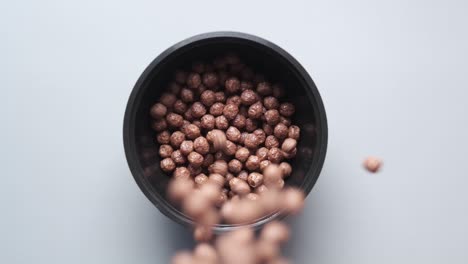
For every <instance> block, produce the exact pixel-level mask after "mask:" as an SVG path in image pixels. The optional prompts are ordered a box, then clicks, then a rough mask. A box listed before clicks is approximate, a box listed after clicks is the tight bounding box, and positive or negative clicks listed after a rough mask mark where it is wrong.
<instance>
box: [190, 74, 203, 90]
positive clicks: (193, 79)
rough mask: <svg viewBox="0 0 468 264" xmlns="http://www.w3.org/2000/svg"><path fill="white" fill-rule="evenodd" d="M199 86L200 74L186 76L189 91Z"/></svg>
mask: <svg viewBox="0 0 468 264" xmlns="http://www.w3.org/2000/svg"><path fill="white" fill-rule="evenodd" d="M200 84H201V77H200V74H198V73H195V72H192V73H190V74H189V75H188V76H187V87H188V88H190V89H192V90H193V89H196V88H198V86H200Z"/></svg>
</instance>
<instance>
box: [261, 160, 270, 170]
mask: <svg viewBox="0 0 468 264" xmlns="http://www.w3.org/2000/svg"><path fill="white" fill-rule="evenodd" d="M270 164H271V161H269V160H262V161H260V170H261V171H263V170H264V169H265V168H266V167H268V165H270Z"/></svg>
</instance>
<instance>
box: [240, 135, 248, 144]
mask: <svg viewBox="0 0 468 264" xmlns="http://www.w3.org/2000/svg"><path fill="white" fill-rule="evenodd" d="M248 134H249V133H247V132H242V133H241V136H240V138H239V143H240V144H244V142H245V138H246V137H247V135H248Z"/></svg>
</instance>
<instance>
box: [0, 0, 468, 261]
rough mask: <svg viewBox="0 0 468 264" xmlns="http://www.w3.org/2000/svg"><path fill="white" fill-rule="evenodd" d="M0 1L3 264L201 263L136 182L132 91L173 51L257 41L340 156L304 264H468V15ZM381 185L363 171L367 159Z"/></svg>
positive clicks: (313, 202) (303, 225)
mask: <svg viewBox="0 0 468 264" xmlns="http://www.w3.org/2000/svg"><path fill="white" fill-rule="evenodd" d="M273 2H275V1H240V0H238V1H230V2H229V1H154V0H153V1H140V0H136V1H117V0H114V1H87V0H81V1H63V0H61V1H6V0H2V1H1V2H0V70H1V72H0V120H1V130H0V164H1V167H2V169H1V175H2V181H1V183H0V208H1V212H2V215H1V218H0V223H1V225H0V248H1V249H0V263H9V264H15V263H99V264H102V263H113V264H115V263H123V264H127V263H138V264H145V263H148V264H149V263H167V262H168V260H169V258H170V256H171V255H172V254H173V253H174V252H175V250H177V249H180V248H189V247H191V246H192V242H191V238H190V235H189V234H188V233H187V232H186V231H185V230H184V229H183V228H181V227H180V226H178V225H176V224H174V223H172V222H171V221H170V220H169V219H167V218H166V217H164V216H163V215H162V214H161V213H159V212H158V211H157V210H156V208H155V207H154V206H153V205H152V204H151V203H150V202H149V201H148V200H147V199H146V198H145V197H144V195H143V194H142V193H141V192H140V190H139V189H138V187H137V185H136V184H135V183H134V180H133V178H132V177H131V174H130V172H129V170H128V167H127V164H126V160H125V157H124V151H123V143H122V123H123V115H124V110H125V105H126V101H127V98H128V96H129V94H130V91H131V89H132V87H133V85H134V83H135V82H136V80H137V78H138V77H139V75H140V73H141V72H142V71H143V70H144V68H145V67H146V66H147V65H148V64H149V63H150V62H151V60H153V59H154V58H155V57H156V56H157V55H158V54H159V53H161V52H162V51H163V50H164V49H166V48H167V47H169V46H171V45H172V44H174V43H176V42H178V41H180V40H182V39H184V38H187V37H189V36H192V35H195V34H198V33H203V32H208V31H216V30H234V31H242V32H246V33H251V34H256V35H258V36H261V37H264V38H266V39H268V40H270V41H273V42H275V43H276V44H278V45H280V46H281V47H283V48H284V49H286V50H287V51H288V52H290V53H291V54H292V55H293V56H294V57H296V58H297V59H298V60H299V61H300V62H301V63H302V64H303V66H304V67H305V68H306V69H307V70H308V71H309V72H310V74H311V76H312V78H313V79H314V81H315V82H316V84H317V86H318V88H319V90H320V92H321V94H322V96H323V100H324V103H325V107H326V110H327V115H328V121H329V149H328V155H327V159H326V162H325V166H324V170H323V172H322V174H321V176H320V178H319V180H318V182H317V185H316V186H315V188H314V189H313V191H312V192H311V194H310V195H309V196H308V199H307V208H306V209H305V211H304V213H303V214H302V215H301V216H300V217H297V218H295V219H291V220H290V222H291V224H292V227H293V233H294V234H293V239H292V241H291V243H290V244H289V245H288V246H287V248H286V252H285V253H286V254H287V255H289V256H291V258H292V259H293V260H294V261H295V263H321V264H323V263H333V264H340V263H343V264H351V263H357V264H358V263H359V264H366V263H369V264H371V263H372V264H375V263H380V264H385V263H426V264H428V263H467V262H468V227H467V223H468V192H467V191H466V190H467V188H468V187H467V186H468V175H467V173H466V167H467V154H468V151H467V149H468V140H467V139H466V135H467V134H468V125H467V121H468V117H467V115H468V109H467V108H468V107H467V95H468V94H467V89H468V86H467V85H468V81H467V77H468V49H467V47H468V28H467V27H468V16H467V11H468V4H467V2H466V1H463V0H460V1H455V0H450V1H442V0H440V1H435V0H430V1H414V0H411V1H408V0H393V1H374V0H368V1H364V0H363V1H354V0H353V1H336V0H321V1H303V2H300V1H278V2H281V4H276V3H273ZM369 154H372V155H377V156H380V157H382V158H383V159H384V160H385V166H384V170H383V171H382V173H379V174H377V175H370V174H367V173H366V172H365V171H363V170H362V168H361V161H362V160H363V159H364V157H365V156H366V155H369Z"/></svg>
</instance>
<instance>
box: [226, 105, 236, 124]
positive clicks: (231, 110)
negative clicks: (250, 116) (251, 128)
mask: <svg viewBox="0 0 468 264" xmlns="http://www.w3.org/2000/svg"><path fill="white" fill-rule="evenodd" d="M238 113H239V107H237V105H234V104H226V106H225V107H224V109H223V115H224V117H226V118H227V119H229V120H232V119H234V118H235V117H236V116H237V114H238Z"/></svg>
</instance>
